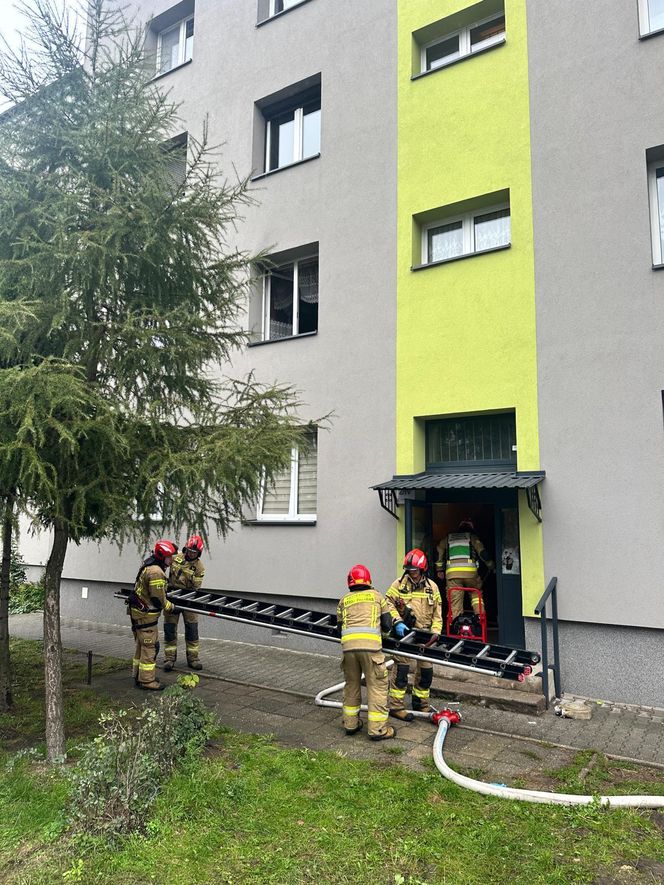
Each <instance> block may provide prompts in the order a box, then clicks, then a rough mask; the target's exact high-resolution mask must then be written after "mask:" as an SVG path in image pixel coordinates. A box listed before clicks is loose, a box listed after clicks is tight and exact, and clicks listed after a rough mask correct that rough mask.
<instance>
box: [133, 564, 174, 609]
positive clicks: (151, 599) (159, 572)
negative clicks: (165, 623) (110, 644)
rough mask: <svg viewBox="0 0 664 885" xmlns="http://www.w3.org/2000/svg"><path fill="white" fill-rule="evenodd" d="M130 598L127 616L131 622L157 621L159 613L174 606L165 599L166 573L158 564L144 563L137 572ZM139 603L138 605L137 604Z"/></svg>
mask: <svg viewBox="0 0 664 885" xmlns="http://www.w3.org/2000/svg"><path fill="white" fill-rule="evenodd" d="M132 597H133V599H131V598H130V606H129V616H130V617H131V620H132V623H135V624H148V623H150V622H151V621H154V623H155V624H156V623H157V620H158V618H159V613H160V612H161V611H162V609H163V611H165V612H170V611H172V610H173V608H174V606H173V603H172V602H169V601H168V599H166V574H165V572H164V570H163V569H162V567H161V566H160V565H156V564H154V565H146V566H145V567H144V568H142V569H141V571H140V572H139V573H138V577H137V578H136V584H135V585H134V592H133V594H132ZM139 603H140V605H139Z"/></svg>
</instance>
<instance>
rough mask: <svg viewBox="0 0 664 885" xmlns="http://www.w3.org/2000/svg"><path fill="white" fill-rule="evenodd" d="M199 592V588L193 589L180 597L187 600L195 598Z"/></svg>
mask: <svg viewBox="0 0 664 885" xmlns="http://www.w3.org/2000/svg"><path fill="white" fill-rule="evenodd" d="M197 593H198V590H191V591H190V592H189V593H183V594H182V596H179V597H178V599H186V600H187V601H189V600H193V598H194V596H196V594H197Z"/></svg>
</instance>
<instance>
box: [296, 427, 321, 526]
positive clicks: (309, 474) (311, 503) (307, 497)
mask: <svg viewBox="0 0 664 885" xmlns="http://www.w3.org/2000/svg"><path fill="white" fill-rule="evenodd" d="M316 449H317V444H316V438H315V437H314V438H313V440H312V446H311V449H310V450H309V451H308V452H307V453H306V455H303V454H301V455H300V459H299V461H300V463H299V471H298V479H297V512H298V513H307V514H312V513H314V514H315V513H316V503H317V502H316V476H317V472H318V453H317V451H316Z"/></svg>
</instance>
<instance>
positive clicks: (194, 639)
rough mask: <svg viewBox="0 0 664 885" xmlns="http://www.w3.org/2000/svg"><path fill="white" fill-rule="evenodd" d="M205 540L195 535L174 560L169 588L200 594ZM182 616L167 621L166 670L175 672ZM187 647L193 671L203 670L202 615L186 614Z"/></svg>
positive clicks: (169, 577) (165, 634) (203, 568)
mask: <svg viewBox="0 0 664 885" xmlns="http://www.w3.org/2000/svg"><path fill="white" fill-rule="evenodd" d="M202 552H203V539H202V538H201V536H200V535H192V536H191V538H189V540H188V541H187V543H186V544H185V546H184V547H183V548H182V553H178V554H177V555H176V556H174V557H173V563H172V565H171V570H170V572H169V575H168V587H169V589H173V590H200V589H201V587H202V585H203V578H204V577H205V567H204V565H203V563H202V562H201V553H202ZM179 617H180V612H178V611H175V612H172V613H170V614H167V615H165V617H164V656H165V658H166V660H165V663H164V670H172V669H173V667H174V665H175V659H176V658H177V653H178V620H179ZM182 618H183V620H184V643H185V647H186V650H187V664H188V665H189V666H190V667H191V669H192V670H202V669H203V665H202V664H201V662H200V661H199V659H198V651H199V645H198V615H197V614H196V613H195V612H190V611H183V612H182Z"/></svg>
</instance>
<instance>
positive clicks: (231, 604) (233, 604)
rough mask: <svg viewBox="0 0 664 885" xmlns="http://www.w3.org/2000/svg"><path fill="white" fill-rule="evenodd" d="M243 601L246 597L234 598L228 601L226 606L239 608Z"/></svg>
mask: <svg viewBox="0 0 664 885" xmlns="http://www.w3.org/2000/svg"><path fill="white" fill-rule="evenodd" d="M243 602H244V599H234V600H233V602H229V603H228V605H227V606H226V608H238V609H239V608H240V606H241V605H242V603H243Z"/></svg>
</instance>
